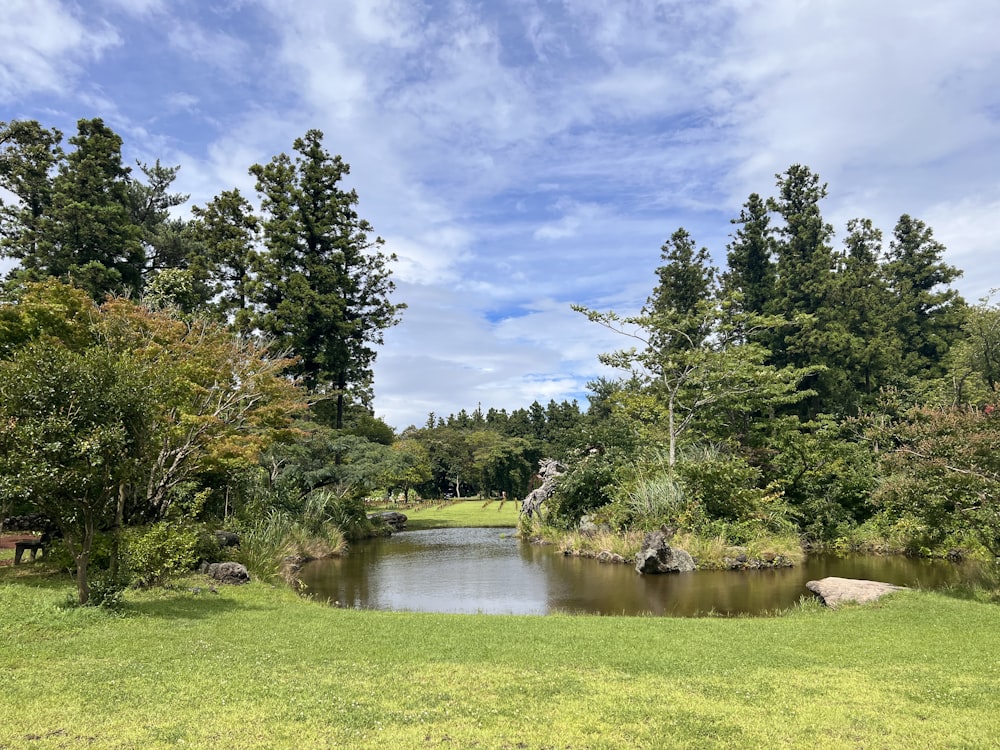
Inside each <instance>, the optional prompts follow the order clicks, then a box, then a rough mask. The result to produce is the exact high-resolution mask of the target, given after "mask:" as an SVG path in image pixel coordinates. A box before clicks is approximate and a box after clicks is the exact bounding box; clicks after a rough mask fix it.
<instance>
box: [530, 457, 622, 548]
mask: <svg viewBox="0 0 1000 750" xmlns="http://www.w3.org/2000/svg"><path fill="white" fill-rule="evenodd" d="M613 482H614V465H613V462H612V461H611V459H609V458H608V457H607V455H606V454H604V453H600V452H598V451H591V452H589V453H587V454H586V455H584V456H583V457H582V458H581V459H579V460H578V461H576V462H575V463H573V464H571V465H570V467H569V469H568V470H567V471H566V473H565V474H563V475H562V476H561V477H559V483H558V484H557V485H556V489H555V493H554V494H553V495H552V497H551V498H549V499H548V500H547V501H546V506H547V508H548V514H547V516H546V521H547V522H548V523H551V524H552V525H554V526H557V527H560V528H567V529H568V528H572V527H573V526H575V525H576V524H577V523H578V522H579V521H580V519H581V518H582V517H583V516H584V515H586V514H587V513H589V512H590V511H592V510H594V509H596V508H600V507H602V506H604V505H607V504H608V503H609V502H611V495H610V494H609V488H610V487H611V486H612V484H613Z"/></svg>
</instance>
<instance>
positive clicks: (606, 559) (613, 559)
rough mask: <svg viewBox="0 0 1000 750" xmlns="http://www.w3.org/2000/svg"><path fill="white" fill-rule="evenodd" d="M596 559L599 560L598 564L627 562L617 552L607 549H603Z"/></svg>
mask: <svg viewBox="0 0 1000 750" xmlns="http://www.w3.org/2000/svg"><path fill="white" fill-rule="evenodd" d="M594 559H595V560H597V562H602V563H623V562H625V558H624V557H622V556H621V555H619V554H618V553H617V552H612V551H610V550H606V549H602V550H601V551H600V552H598V553H597V555H596V557H595V558H594Z"/></svg>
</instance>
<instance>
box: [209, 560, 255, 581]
mask: <svg viewBox="0 0 1000 750" xmlns="http://www.w3.org/2000/svg"><path fill="white" fill-rule="evenodd" d="M202 572H203V573H205V575H207V576H208V577H209V578H214V579H215V580H217V581H218V582H219V583H229V584H233V585H238V584H241V583H249V582H250V573H248V572H247V569H246V567H245V566H244V565H243V564H242V563H238V562H219V563H211V564H209V565H206V566H203V570H202Z"/></svg>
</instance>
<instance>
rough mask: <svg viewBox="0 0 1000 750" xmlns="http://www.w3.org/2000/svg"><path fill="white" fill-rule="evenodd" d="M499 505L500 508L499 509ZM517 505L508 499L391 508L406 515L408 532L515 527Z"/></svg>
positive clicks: (459, 501) (431, 503)
mask: <svg viewBox="0 0 1000 750" xmlns="http://www.w3.org/2000/svg"><path fill="white" fill-rule="evenodd" d="M501 506H502V507H501ZM520 507H521V506H520V503H514V502H513V501H512V500H507V501H506V502H504V503H501V501H499V500H481V499H477V500H455V501H441V502H438V503H434V502H428V503H422V504H421V505H416V506H412V507H409V508H406V507H400V508H395V507H393V508H391V510H399V511H400V512H401V513H405V514H406V517H407V519H408V520H407V522H406V528H407V529H408V530H411V531H417V530H421V529H440V528H456V527H486V528H493V527H498V526H517V512H518V509H519V508H520Z"/></svg>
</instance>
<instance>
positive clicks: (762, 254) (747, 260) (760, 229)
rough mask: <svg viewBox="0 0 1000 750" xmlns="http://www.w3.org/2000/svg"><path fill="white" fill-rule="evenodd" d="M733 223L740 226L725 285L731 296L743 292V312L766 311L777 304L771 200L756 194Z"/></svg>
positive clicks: (730, 249) (729, 252) (731, 248)
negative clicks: (769, 203)
mask: <svg viewBox="0 0 1000 750" xmlns="http://www.w3.org/2000/svg"><path fill="white" fill-rule="evenodd" d="M732 223H733V224H735V225H737V226H738V227H739V229H737V230H736V232H734V233H733V239H732V242H730V243H729V245H728V246H727V248H726V250H727V253H726V265H727V270H726V272H725V273H724V274H723V276H722V283H723V287H724V288H725V290H726V294H727V295H728V296H732V297H735V293H737V292H738V293H739V301H738V302H737V307H738V309H739V310H740V311H741V312H748V313H757V314H759V315H760V314H764V313H766V312H768V311H769V308H770V307H771V306H772V305H773V303H774V284H775V270H774V260H773V257H774V253H775V239H774V228H773V227H772V226H771V216H770V212H769V211H768V209H767V203H766V202H765V201H764V199H763V198H761V197H760V195H758V194H757V193H752V194H751V195H750V197H749V198H748V199H747V202H746V203H744V204H743V208H742V209H740V215H739V218H737V219H732Z"/></svg>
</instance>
